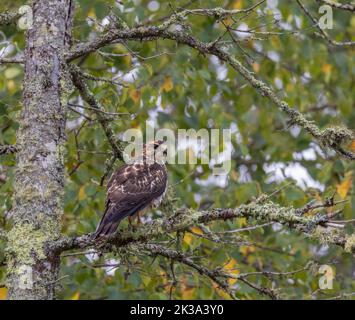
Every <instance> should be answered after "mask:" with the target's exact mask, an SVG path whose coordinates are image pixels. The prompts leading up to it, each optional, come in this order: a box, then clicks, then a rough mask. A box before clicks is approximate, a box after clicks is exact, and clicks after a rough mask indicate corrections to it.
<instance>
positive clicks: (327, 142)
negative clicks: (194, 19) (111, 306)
mask: <svg viewBox="0 0 355 320" xmlns="http://www.w3.org/2000/svg"><path fill="white" fill-rule="evenodd" d="M297 1H298V0H297ZM187 14H188V13H187V11H186V10H184V11H181V12H179V13H176V14H174V15H172V16H171V18H170V19H168V20H166V21H165V22H164V23H162V24H161V25H159V26H148V27H139V28H132V29H123V30H122V29H114V30H112V29H111V30H110V31H109V32H108V33H106V34H104V35H103V36H101V37H99V38H97V39H95V40H93V41H91V42H88V43H86V44H80V45H78V46H76V47H75V48H74V49H73V50H72V51H71V53H70V54H69V55H68V57H67V60H68V61H71V60H73V59H76V58H78V57H80V56H82V55H83V54H87V53H89V52H93V51H95V50H97V49H98V48H101V47H103V46H105V45H108V44H110V43H113V42H115V41H116V42H117V41H118V40H140V41H142V40H153V39H158V38H163V39H170V40H173V41H176V42H178V43H180V44H185V45H188V46H190V47H191V48H194V49H196V50H197V51H199V52H200V53H202V54H211V55H214V56H216V57H218V58H219V59H220V60H222V61H224V62H226V63H227V64H229V65H230V66H231V67H232V68H233V69H235V70H236V71H237V72H238V73H239V74H240V75H241V76H242V77H243V78H244V79H245V80H246V81H247V82H249V84H250V85H251V86H253V87H254V88H255V89H256V90H258V91H259V92H260V94H261V95H262V96H265V97H268V98H269V99H270V100H271V101H272V102H273V103H274V104H275V105H276V106H277V107H278V108H279V109H280V110H281V111H283V112H284V113H286V114H287V115H288V116H289V117H290V125H298V126H299V127H301V128H303V129H304V130H306V131H307V132H308V133H309V134H310V135H311V136H312V137H313V138H314V139H315V140H317V142H318V143H319V144H320V145H321V146H323V147H327V148H330V149H332V150H334V151H335V152H337V153H338V154H339V155H340V156H342V157H344V158H346V159H349V160H355V154H354V153H352V152H350V151H346V150H344V149H343V148H342V145H343V144H344V143H347V142H349V141H351V140H352V139H354V134H353V132H352V131H351V130H349V129H347V128H344V127H329V128H325V129H323V130H321V129H320V128H318V127H317V126H316V125H315V124H314V122H313V121H310V120H307V119H306V117H305V116H304V115H303V114H302V113H301V112H299V111H297V110H295V109H293V108H291V107H290V106H289V104H288V103H287V102H286V101H283V100H281V99H280V98H279V97H278V96H277V94H276V93H275V92H274V91H273V90H272V89H271V88H270V87H269V86H267V85H266V84H265V83H264V82H263V81H261V80H258V79H257V78H255V76H254V75H253V73H252V72H251V71H249V70H248V69H247V68H246V67H244V66H243V64H242V63H241V62H240V61H239V60H237V59H236V58H235V57H233V56H232V55H231V54H230V53H228V52H227V51H226V50H225V49H223V48H221V47H219V46H218V43H216V42H211V43H204V42H201V41H199V40H198V39H196V38H194V37H192V36H191V35H190V34H188V33H186V32H185V31H182V30H180V31H170V30H169V27H170V26H171V25H172V24H179V21H181V19H183V18H184V17H185V16H186V15H187Z"/></svg>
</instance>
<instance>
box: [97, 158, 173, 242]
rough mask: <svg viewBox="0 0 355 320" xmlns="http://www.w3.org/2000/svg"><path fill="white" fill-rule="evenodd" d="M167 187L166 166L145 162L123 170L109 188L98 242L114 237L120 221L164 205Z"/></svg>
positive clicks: (122, 168)
mask: <svg viewBox="0 0 355 320" xmlns="http://www.w3.org/2000/svg"><path fill="white" fill-rule="evenodd" d="M166 187H167V172H166V167H165V165H164V164H161V163H157V162H153V163H151V164H149V163H145V162H143V161H141V162H136V163H133V164H126V165H123V166H122V167H120V168H119V169H118V170H117V171H116V172H115V173H114V174H113V175H112V176H111V178H110V180H109V182H108V185H107V199H106V205H105V212H104V215H103V217H102V219H101V221H100V224H99V226H98V228H97V230H96V232H95V234H94V238H99V237H101V236H106V235H110V234H111V233H114V232H115V231H116V229H117V227H118V225H119V223H120V221H121V220H122V219H124V218H126V217H132V216H134V215H135V214H137V213H138V212H140V211H142V210H144V209H146V208H147V207H157V206H158V205H159V204H160V201H161V198H162V197H163V195H164V193H165V191H166Z"/></svg>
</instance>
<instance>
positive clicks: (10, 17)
mask: <svg viewBox="0 0 355 320" xmlns="http://www.w3.org/2000/svg"><path fill="white" fill-rule="evenodd" d="M20 17H21V14H20V13H18V12H13V11H5V12H3V13H0V26H6V25H9V24H11V23H14V22H15V21H16V20H17V19H18V18H20Z"/></svg>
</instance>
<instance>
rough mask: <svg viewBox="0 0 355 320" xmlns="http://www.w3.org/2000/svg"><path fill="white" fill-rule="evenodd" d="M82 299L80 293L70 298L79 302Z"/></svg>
mask: <svg viewBox="0 0 355 320" xmlns="http://www.w3.org/2000/svg"><path fill="white" fill-rule="evenodd" d="M79 299H80V292H79V291H78V292H75V293H74V294H73V295H72V297H71V298H70V300H79Z"/></svg>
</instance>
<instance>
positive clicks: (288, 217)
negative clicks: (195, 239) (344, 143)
mask: <svg viewBox="0 0 355 320" xmlns="http://www.w3.org/2000/svg"><path fill="white" fill-rule="evenodd" d="M329 206H330V204H327V203H324V208H325V207H329ZM299 212H300V209H295V208H292V207H282V206H280V205H278V204H276V203H274V202H272V201H270V200H268V198H267V197H266V196H262V197H260V198H258V199H257V200H255V201H254V202H252V203H249V204H245V205H241V206H239V207H238V208H235V209H212V210H210V211H194V210H192V209H187V208H182V209H179V210H178V211H177V212H176V213H175V214H174V215H173V216H171V217H168V218H162V219H156V220H154V221H153V222H152V223H149V224H146V225H144V226H142V227H141V228H139V229H138V230H137V231H135V232H130V231H120V232H119V233H117V234H116V235H114V236H112V237H110V238H108V239H106V242H104V243H98V242H95V241H94V240H92V238H91V236H90V234H88V235H83V236H79V237H73V238H63V239H60V240H58V241H56V242H52V243H49V244H48V245H49V249H50V250H54V251H59V252H62V251H66V250H72V249H83V248H87V247H95V246H96V247H100V249H101V250H103V251H111V250H112V249H113V248H115V247H122V246H126V245H128V244H131V243H145V242H147V241H149V240H151V239H157V238H159V237H163V236H165V235H166V234H169V233H173V232H183V231H186V230H188V229H189V228H190V227H193V226H197V225H199V224H207V223H209V222H212V221H218V220H230V219H234V218H242V217H245V218H252V219H255V220H256V222H265V221H269V222H271V221H273V222H278V223H281V224H283V225H285V226H287V227H289V228H290V229H294V230H297V231H299V232H301V233H303V234H305V235H306V236H307V237H310V238H312V239H314V240H316V241H318V242H320V243H323V244H325V243H326V244H334V245H337V246H340V247H341V248H343V249H344V250H345V251H346V252H352V253H354V252H355V234H353V235H347V234H345V233H344V232H343V231H340V230H339V229H337V228H333V227H329V226H327V222H328V221H329V219H330V218H329V217H328V215H327V214H324V215H320V214H317V215H315V216H310V217H304V216H302V215H300V214H299Z"/></svg>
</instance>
